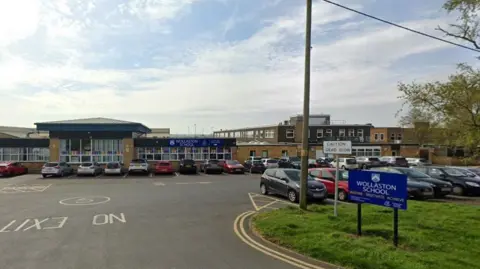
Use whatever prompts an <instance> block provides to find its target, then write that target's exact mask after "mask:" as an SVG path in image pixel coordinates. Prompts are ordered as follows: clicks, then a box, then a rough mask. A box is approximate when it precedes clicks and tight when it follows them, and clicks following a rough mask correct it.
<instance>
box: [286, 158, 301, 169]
mask: <svg viewBox="0 0 480 269" xmlns="http://www.w3.org/2000/svg"><path fill="white" fill-rule="evenodd" d="M288 162H289V163H290V167H289V168H295V169H301V165H302V164H301V162H302V159H300V157H289V158H288Z"/></svg>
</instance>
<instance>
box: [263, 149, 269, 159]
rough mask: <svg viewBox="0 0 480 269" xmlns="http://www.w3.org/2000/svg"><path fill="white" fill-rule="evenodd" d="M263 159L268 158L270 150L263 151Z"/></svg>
mask: <svg viewBox="0 0 480 269" xmlns="http://www.w3.org/2000/svg"><path fill="white" fill-rule="evenodd" d="M262 158H268V150H262Z"/></svg>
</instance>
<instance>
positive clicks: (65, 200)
mask: <svg viewBox="0 0 480 269" xmlns="http://www.w3.org/2000/svg"><path fill="white" fill-rule="evenodd" d="M90 198H101V199H102V200H100V201H98V202H94V203H89V204H87V203H77V202H76V201H77V200H81V199H88V198H86V197H73V198H67V199H63V200H61V201H59V203H60V204H62V205H98V204H103V203H106V202H108V201H110V197H107V196H90ZM70 200H72V202H74V203H71V204H70V203H69V202H68V201H70ZM90 200H91V199H90Z"/></svg>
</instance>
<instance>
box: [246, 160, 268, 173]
mask: <svg viewBox="0 0 480 269" xmlns="http://www.w3.org/2000/svg"><path fill="white" fill-rule="evenodd" d="M245 169H246V170H247V171H248V172H250V174H254V173H260V174H263V172H265V170H266V169H267V168H266V167H265V165H264V164H263V162H262V161H257V160H255V161H253V162H251V163H250V162H249V163H248V164H247V165H246V166H245Z"/></svg>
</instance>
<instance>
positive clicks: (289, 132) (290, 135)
mask: <svg viewBox="0 0 480 269" xmlns="http://www.w3.org/2000/svg"><path fill="white" fill-rule="evenodd" d="M286 138H295V130H293V129H288V130H287V132H286Z"/></svg>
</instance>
